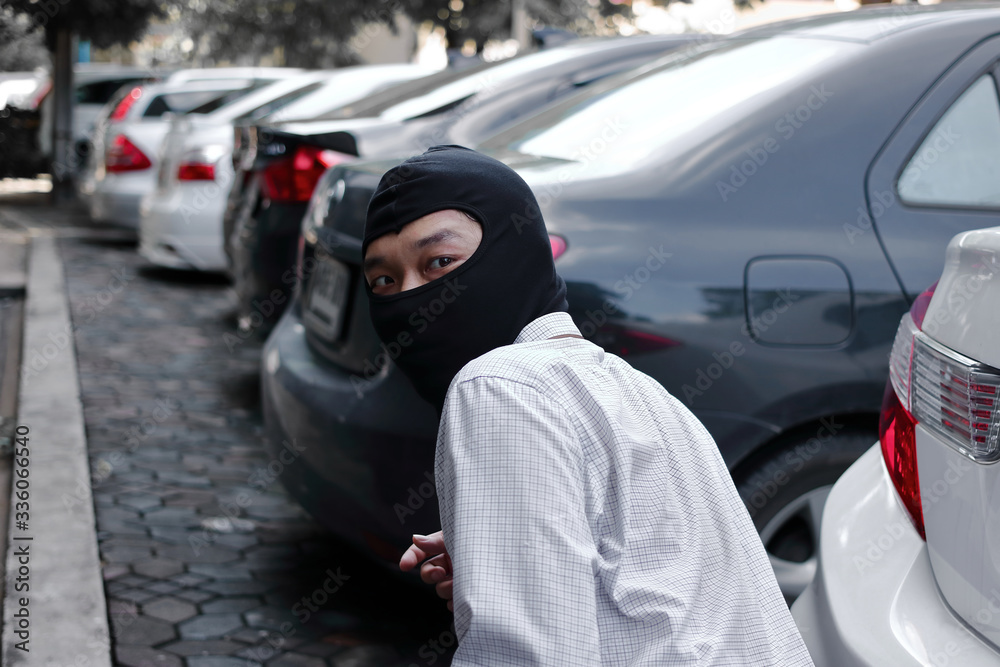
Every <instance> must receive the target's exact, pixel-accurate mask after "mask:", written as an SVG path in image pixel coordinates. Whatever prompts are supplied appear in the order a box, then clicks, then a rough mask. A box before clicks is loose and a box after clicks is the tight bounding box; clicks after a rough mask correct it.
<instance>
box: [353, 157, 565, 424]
mask: <svg viewBox="0 0 1000 667" xmlns="http://www.w3.org/2000/svg"><path fill="white" fill-rule="evenodd" d="M446 209H455V210H459V211H464V212H466V213H468V214H469V215H471V216H472V217H473V218H475V220H476V221H477V222H478V223H479V224H480V225H481V227H482V232H483V236H482V240H481V241H480V243H479V247H477V248H476V250H475V251H474V252H473V254H472V255H471V256H470V257H469V258H468V259H467V260H466V261H465V262H463V263H462V265H461V266H458V267H456V268H455V269H454V270H453V271H450V272H449V273H447V274H446V275H443V276H441V277H439V278H436V279H435V280H432V281H430V282H428V283H426V284H424V285H421V286H419V287H415V288H413V289H409V290H406V291H403V292H397V293H395V294H387V295H378V294H374V293H372V290H371V286H370V285H368V281H367V280H365V281H364V283H365V291H366V292H367V294H368V306H369V314H370V316H371V320H372V324H373V325H374V327H375V331H376V332H377V333H378V335H379V338H380V339H381V340H382V342H383V344H384V346H386V348H387V349H388V348H390V347H391V348H392V349H393V350H397V349H398V354H396V355H395V363H396V365H397V366H398V367H399V368H400V370H402V371H403V373H404V374H405V375H406V376H407V377H408V378H409V380H410V381H411V382H412V383H413V385H414V387H415V388H416V389H417V392H418V393H419V394H420V395H421V396H422V397H423V398H425V399H426V400H428V401H429V402H430V403H432V404H433V405H434V406H435V407H436V408H437V409H438V411H440V410H441V408H442V406H443V404H444V398H445V394H446V393H447V391H448V385H449V384H450V383H451V380H452V379H453V378H454V377H455V375H456V374H457V373H458V371H459V370H461V368H462V367H463V366H464V365H465V364H467V363H468V362H470V361H472V360H473V359H475V358H476V357H479V356H481V355H483V354H485V353H486V352H489V351H490V350H492V349H494V348H497V347H501V346H503V345H509V344H511V343H513V342H514V339H515V338H517V335H518V334H519V333H520V332H521V329H523V328H524V327H525V326H526V325H527V324H528V323H530V322H531V321H532V320H534V319H536V318H538V317H541V316H542V315H547V314H548V313H553V312H559V311H565V310H566V309H567V304H566V286H565V283H564V282H563V280H562V278H560V277H559V276H558V274H556V272H555V265H554V261H553V259H552V249H551V245H550V243H549V238H548V233H547V231H546V229H545V224H544V221H543V220H542V216H541V213H540V211H539V209H538V203H537V202H536V200H535V196H534V194H533V193H532V192H531V189H530V188H529V187H528V185H527V184H526V183H525V182H524V180H523V179H522V178H521V177H520V176H518V175H517V173H516V172H514V170H512V169H511V168H510V167H508V166H506V165H505V164H503V163H502V162H499V161H497V160H494V159H493V158H490V157H488V156H486V155H483V154H482V153H478V152H476V151H472V150H470V149H468V148H463V147H461V146H434V147H432V148H430V149H428V150H427V151H426V152H425V153H423V154H421V155H418V156H415V157H412V158H410V159H408V160H406V161H404V162H403V163H401V164H400V165H398V166H396V167H394V168H392V169H390V170H389V171H387V172H386V173H385V174H384V175H383V176H382V179H381V181H380V182H379V185H378V187H377V188H376V190H375V193H374V195H372V199H371V202H370V203H369V205H368V216H367V219H366V221H365V236H364V240H363V242H362V250H361V251H362V257H364V255H365V253H367V250H368V246H369V244H370V243H371V242H372V241H374V240H375V239H377V238H379V237H381V236H383V235H384V234H387V233H390V232H396V233H398V232H399V231H400V230H401V229H402V228H403V227H404V226H405V225H407V224H409V223H410V222H413V221H415V220H418V219H420V218H422V217H424V216H426V215H429V214H431V213H434V212H435V211H442V210H446ZM391 343H395V345H391Z"/></svg>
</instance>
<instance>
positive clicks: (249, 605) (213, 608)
mask: <svg viewBox="0 0 1000 667" xmlns="http://www.w3.org/2000/svg"><path fill="white" fill-rule="evenodd" d="M262 606H263V605H262V604H261V601H260V598H259V597H235V598H221V599H218V600H212V601H211V602H206V603H204V604H202V605H201V610H202V611H203V612H205V613H206V614H221V613H242V612H244V611H250V610H251V609H257V608H259V607H262Z"/></svg>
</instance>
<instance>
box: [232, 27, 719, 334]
mask: <svg viewBox="0 0 1000 667" xmlns="http://www.w3.org/2000/svg"><path fill="white" fill-rule="evenodd" d="M706 39H709V38H708V37H706V36H704V35H666V36H658V35H645V36H636V37H629V38H617V39H587V40H576V41H573V42H569V43H567V44H565V45H561V46H558V47H555V48H551V49H547V50H544V51H538V52H535V53H531V54H527V55H524V56H519V57H516V58H512V59H510V60H507V61H503V62H494V63H482V64H480V65H477V66H474V67H470V68H464V69H461V70H458V71H454V70H448V71H444V72H441V73H439V74H436V75H432V76H429V77H424V78H421V79H418V80H416V81H411V82H408V83H405V84H401V85H398V86H394V87H393V88H390V89H388V90H385V91H383V92H381V93H377V94H375V95H372V96H370V97H368V98H366V99H364V100H362V101H360V102H358V103H355V104H350V105H347V106H345V107H341V108H338V109H335V110H333V111H331V112H329V113H327V114H325V115H323V116H320V117H318V118H315V119H311V120H308V121H294V120H288V119H286V120H285V121H284V122H280V123H277V122H274V120H273V118H272V119H271V120H270V122H266V120H267V119H265V122H264V123H262V124H261V125H258V126H256V127H249V128H244V129H239V130H237V135H236V136H237V144H238V148H237V151H236V153H234V161H235V162H236V163H237V165H238V166H239V167H241V168H242V170H243V171H242V172H241V171H240V169H239V168H238V170H237V175H236V177H235V178H234V179H233V182H234V191H233V192H232V193H231V195H230V202H229V205H228V206H227V209H228V210H227V215H226V218H227V220H226V223H225V224H224V230H223V233H224V234H225V238H226V239H227V252H228V254H229V257H230V260H231V268H232V274H233V280H234V283H235V288H236V292H237V294H238V296H239V304H240V306H239V313H238V316H239V320H240V322H241V327H242V328H244V329H246V328H250V327H252V328H253V329H254V330H255V331H256V333H258V334H260V333H262V332H266V331H269V330H270V328H271V325H273V323H274V322H276V321H277V319H278V317H279V316H280V315H281V311H282V310H283V304H284V303H285V302H286V300H287V298H288V297H290V296H291V289H292V287H293V286H294V280H293V271H292V269H293V267H294V264H295V254H296V249H297V242H298V238H299V231H300V227H301V223H302V215H303V214H304V213H305V210H306V206H307V204H308V202H309V197H310V196H311V195H312V192H313V188H314V186H315V184H316V181H317V180H318V179H319V177H320V176H321V175H322V174H323V172H324V171H325V170H326V169H327V168H328V167H330V166H332V165H334V164H338V163H340V162H343V161H345V160H350V159H352V158H356V157H357V156H362V157H365V158H375V157H386V156H389V155H404V154H409V153H419V152H420V151H422V150H423V149H425V148H427V147H428V146H431V145H433V144H440V143H464V144H474V143H476V142H478V141H480V140H481V139H484V138H486V137H488V136H490V135H491V134H494V133H496V132H497V131H499V130H501V129H502V128H503V127H505V126H508V125H510V124H512V123H513V122H515V121H516V120H518V119H520V118H524V117H527V116H528V115H530V114H532V113H534V112H536V111H537V110H538V109H540V108H541V107H542V106H544V105H545V104H549V103H552V102H553V101H555V100H558V99H560V98H562V97H565V96H567V95H570V94H572V93H573V92H575V91H577V90H580V89H582V88H585V87H586V86H588V85H590V84H592V83H593V82H595V81H598V80H600V79H602V78H604V77H606V76H608V75H610V74H614V73H617V72H621V71H623V70H626V69H629V68H631V67H635V66H638V65H641V64H643V63H645V62H648V61H650V60H652V59H654V58H655V57H656V56H658V55H661V54H663V53H665V52H667V51H670V50H672V49H676V48H678V47H680V46H684V45H688V44H691V43H693V42H700V41H705V40H706ZM278 295H280V296H278Z"/></svg>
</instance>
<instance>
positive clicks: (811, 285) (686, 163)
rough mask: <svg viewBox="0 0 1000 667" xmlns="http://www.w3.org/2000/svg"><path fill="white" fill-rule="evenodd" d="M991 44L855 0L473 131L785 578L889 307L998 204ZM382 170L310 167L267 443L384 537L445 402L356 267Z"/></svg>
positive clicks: (574, 297)
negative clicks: (394, 339) (690, 419)
mask: <svg viewBox="0 0 1000 667" xmlns="http://www.w3.org/2000/svg"><path fill="white" fill-rule="evenodd" d="M998 60H1000V11H998V9H997V6H996V5H972V6H964V7H963V6H961V5H947V6H937V7H933V8H931V7H922V8H917V7H909V6H907V7H893V8H884V9H863V10H859V11H857V12H852V13H845V14H837V15H831V16H824V17H821V18H815V19H810V20H804V21H795V22H791V23H787V24H784V25H775V26H769V27H766V28H762V29H758V30H753V31H751V32H748V33H744V34H742V35H736V36H733V37H731V38H728V39H725V40H723V41H721V42H717V43H712V44H706V45H702V46H698V47H695V48H693V49H691V50H686V51H683V52H678V53H677V54H673V55H671V56H667V57H666V58H664V59H663V60H662V61H660V62H659V63H658V64H655V65H651V66H649V67H647V68H644V69H643V71H641V72H638V73H630V74H628V75H625V76H622V77H619V78H617V79H615V80H609V81H606V82H601V83H598V84H595V85H594V86H592V87H591V88H589V89H588V90H586V91H584V92H582V93H580V94H579V95H577V96H575V97H573V98H570V99H567V100H566V101H564V102H562V103H560V104H558V105H556V106H554V107H553V108H551V109H549V110H547V111H545V112H544V113H542V114H540V115H539V116H537V117H534V118H532V119H530V120H528V121H526V122H524V123H522V124H520V125H518V126H516V127H515V128H513V129H511V130H509V131H506V132H504V133H502V134H500V135H498V136H495V137H493V138H491V139H489V140H487V141H486V142H485V143H483V144H481V145H480V149H481V150H484V151H487V152H489V153H491V154H493V155H495V156H496V157H498V158H500V159H502V160H504V161H505V162H506V163H508V164H510V165H511V166H513V167H514V168H515V169H517V170H518V172H519V173H520V174H521V175H522V176H523V177H524V178H525V179H526V180H527V181H528V183H529V184H530V185H531V186H532V188H533V190H534V191H535V193H536V195H537V197H538V200H539V203H540V206H541V213H542V214H543V215H544V220H545V222H546V224H547V226H548V229H549V231H550V233H551V234H554V235H558V236H559V237H561V239H562V240H563V241H564V242H565V245H566V247H565V252H563V253H562V254H561V256H559V258H558V259H557V261H556V268H557V270H558V271H559V272H560V274H561V275H562V276H563V277H564V278H565V279H566V281H567V283H568V285H569V303H570V308H571V314H572V315H573V317H574V319H575V320H576V321H577V323H578V324H579V326H580V328H581V330H582V332H583V333H584V334H585V335H587V336H588V337H590V338H591V339H592V340H594V341H595V342H597V343H599V344H600V345H602V346H603V347H605V349H607V350H608V351H610V352H614V353H616V354H619V355H621V356H622V357H624V358H625V359H626V360H627V361H629V363H631V364H632V365H633V366H635V367H636V368H638V369H639V370H641V371H643V372H645V373H648V374H649V375H651V376H652V377H654V378H656V379H657V380H659V381H660V382H661V383H662V384H663V385H664V386H665V387H666V388H667V389H668V390H669V391H670V392H671V393H672V394H674V395H675V396H677V397H678V398H680V399H682V400H683V401H684V402H685V403H686V404H687V405H688V406H689V407H690V408H691V409H692V410H693V411H694V413H695V414H696V415H697V416H698V417H699V418H700V419H701V421H702V422H703V423H704V424H705V426H706V427H707V428H708V429H709V431H710V432H711V433H712V435H713V436H714V437H715V439H716V442H717V443H718V445H719V448H720V450H721V451H722V454H723V456H724V458H725V460H726V462H727V463H728V465H729V467H730V470H731V472H732V474H733V477H734V480H735V482H736V484H737V488H738V489H739V491H740V494H741V495H742V497H743V498H744V501H745V502H746V504H747V507H748V509H749V511H750V514H751V516H752V517H753V520H754V522H755V523H756V525H757V527H758V529H759V530H760V532H761V536H762V538H763V540H764V542H765V545H766V547H767V549H768V551H769V553H770V555H771V557H772V560H773V563H774V566H775V570H776V573H777V576H778V580H779V583H780V584H781V586H782V589H783V591H784V592H785V594H786V596H788V597H789V598H792V597H794V596H795V595H797V593H798V592H799V591H801V590H802V588H803V587H804V585H805V584H806V583H807V582H808V581H809V580H810V579H811V577H812V573H813V571H814V568H815V557H814V553H815V551H814V546H815V535H816V530H817V528H818V523H819V521H818V519H819V514H820V512H821V510H822V506H823V503H824V500H825V497H826V493H827V492H828V490H829V488H830V486H831V485H832V483H833V481H834V480H835V479H836V478H837V477H838V476H839V474H840V473H841V472H842V471H843V470H844V469H845V468H846V467H847V466H848V465H849V464H850V463H851V462H852V461H853V460H854V459H855V458H856V457H857V456H858V455H859V454H860V453H862V452H863V451H865V450H866V449H867V448H868V447H870V446H871V444H872V443H874V442H875V441H876V440H877V430H876V429H877V415H878V412H879V407H880V403H881V399H882V393H883V389H884V387H885V381H886V378H887V376H888V352H889V348H890V345H891V343H892V340H893V336H894V333H895V329H896V326H897V324H898V322H899V318H900V316H901V315H902V313H903V312H905V311H906V309H907V308H908V307H909V303H910V301H911V299H912V298H913V297H914V296H915V295H917V294H918V293H919V292H920V291H921V290H923V289H924V288H926V286H927V285H928V284H930V283H931V282H933V281H934V280H935V279H936V277H937V276H938V275H939V274H940V271H941V257H942V250H943V248H944V247H945V245H946V244H947V241H948V239H950V238H951V237H952V236H954V235H955V234H956V233H957V232H959V231H961V230H964V229H972V228H978V227H987V226H992V225H997V224H1000V103H998V96H997V84H996V80H995V73H994V69H995V68H996V67H997V64H998ZM392 164H394V162H377V163H356V164H353V165H350V166H347V167H343V168H337V169H335V170H333V171H331V172H330V173H328V174H327V175H326V176H325V177H324V180H323V181H322V182H321V185H320V186H319V187H320V188H321V189H322V196H317V198H316V199H315V200H314V203H315V204H316V208H315V209H314V210H313V211H311V212H310V213H309V214H307V217H306V224H305V227H304V231H305V234H304V238H305V244H304V255H303V262H302V267H301V269H302V271H303V276H304V279H303V282H302V283H301V289H300V293H299V296H298V298H297V300H296V302H295V304H294V305H293V307H292V308H290V309H289V312H288V313H286V315H285V317H284V318H283V320H282V321H281V323H280V324H279V326H278V327H277V329H276V330H275V332H274V334H273V335H272V336H271V338H270V339H269V340H268V343H267V347H266V349H265V352H264V372H263V375H264V379H263V398H264V408H265V418H266V424H267V429H268V432H269V434H270V438H271V441H272V442H273V443H276V444H277V443H280V442H281V441H282V440H283V439H295V440H296V441H297V443H299V445H300V446H305V448H306V451H305V453H304V454H303V456H302V457H301V459H299V464H298V466H297V467H296V468H295V469H294V470H293V471H290V472H288V473H286V475H285V478H284V479H285V480H286V482H287V483H288V486H289V488H290V489H291V490H292V492H293V493H294V494H295V495H296V496H297V497H298V498H299V500H300V501H301V502H302V503H303V505H305V506H306V508H307V509H309V510H310V511H311V512H313V513H314V514H315V515H316V516H317V517H319V518H320V519H321V520H323V521H325V522H326V523H327V524H328V525H329V526H331V527H332V528H333V529H334V530H336V531H337V532H339V533H341V534H343V535H345V536H347V537H350V538H352V539H354V540H355V541H356V542H358V543H362V544H364V543H367V544H368V545H369V546H370V547H373V548H375V549H376V550H380V551H381V552H382V553H386V554H387V555H391V554H392V553H393V552H394V551H395V550H398V549H401V548H402V547H404V546H405V545H406V543H407V540H408V537H409V535H410V534H411V533H413V532H421V531H430V530H434V529H436V528H437V513H436V509H435V505H434V497H433V482H432V479H431V476H430V471H431V470H432V469H433V464H432V461H433V459H432V455H433V450H434V434H435V427H436V419H435V414H434V412H433V410H432V409H431V408H430V406H428V405H426V404H424V403H422V402H421V401H420V400H419V399H418V398H417V396H416V394H415V393H414V392H413V390H412V389H411V387H410V385H409V384H408V383H407V382H406V380H405V378H403V377H402V376H401V375H400V374H399V372H398V371H397V370H396V369H395V368H394V367H393V366H392V365H391V364H384V363H383V362H385V360H386V359H388V358H391V356H392V350H390V349H387V348H385V347H384V346H381V345H380V344H379V342H378V340H377V338H376V337H375V335H374V333H373V331H372V328H371V325H370V323H369V321H368V316H367V305H366V301H365V293H364V290H363V288H362V285H361V274H360V271H359V269H358V264H359V260H360V256H359V254H360V240H359V239H360V236H361V232H362V228H363V224H364V212H365V207H366V205H367V201H368V198H369V196H370V194H371V192H372V190H373V188H374V187H375V185H376V183H377V181H378V178H379V176H380V175H381V174H382V173H383V172H384V171H385V170H386V169H387V168H388V167H390V166H391V165H392ZM537 215H538V211H532V210H526V211H525V212H524V219H523V221H522V223H523V224H530V222H531V221H532V220H537ZM561 247H562V241H560V242H559V243H558V246H557V245H556V244H554V249H558V248H561Z"/></svg>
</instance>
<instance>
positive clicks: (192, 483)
mask: <svg viewBox="0 0 1000 667" xmlns="http://www.w3.org/2000/svg"><path fill="white" fill-rule="evenodd" d="M156 479H158V480H159V481H161V482H164V483H167V484H176V485H177V486H186V487H191V488H196V489H198V488H208V487H210V486H212V480H210V479H208V478H207V477H202V476H201V475H192V474H191V473H189V472H184V471H181V470H164V471H162V472H157V473H156Z"/></svg>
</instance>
